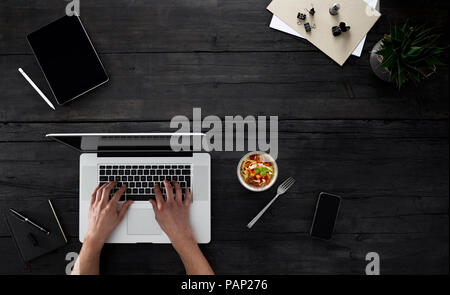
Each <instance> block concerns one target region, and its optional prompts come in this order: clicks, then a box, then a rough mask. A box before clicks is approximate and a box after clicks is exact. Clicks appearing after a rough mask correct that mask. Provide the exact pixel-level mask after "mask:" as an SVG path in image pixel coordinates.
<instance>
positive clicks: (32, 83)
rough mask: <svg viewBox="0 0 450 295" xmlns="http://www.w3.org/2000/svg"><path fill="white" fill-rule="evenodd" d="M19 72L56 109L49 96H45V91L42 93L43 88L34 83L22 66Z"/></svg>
mask: <svg viewBox="0 0 450 295" xmlns="http://www.w3.org/2000/svg"><path fill="white" fill-rule="evenodd" d="M19 72H20V73H21V74H22V76H23V77H24V78H25V80H27V81H28V83H30V84H31V86H33V88H34V90H36V92H37V93H38V94H39V95H40V96H41V97H42V99H43V100H44V101H45V102H46V103H47V104H48V105H49V106H50V107H51V108H52V109H53V110H55V107H54V106H53V104H52V103H51V102H50V100H48V98H47V97H46V96H45V94H44V93H42V91H41V89H39V87H37V86H36V84H34V82H33V80H31V79H30V77H28V75H27V74H25V72H24V71H23V70H22V68H19Z"/></svg>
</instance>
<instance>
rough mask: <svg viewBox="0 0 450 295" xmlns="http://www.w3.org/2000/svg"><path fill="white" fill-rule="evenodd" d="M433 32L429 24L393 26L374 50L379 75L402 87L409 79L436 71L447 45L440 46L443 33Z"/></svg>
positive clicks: (375, 70)
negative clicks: (441, 54)
mask: <svg viewBox="0 0 450 295" xmlns="http://www.w3.org/2000/svg"><path fill="white" fill-rule="evenodd" d="M431 31H432V29H431V28H427V27H426V26H425V25H421V26H409V25H408V23H405V24H404V25H403V26H401V27H399V26H392V27H391V29H390V32H389V34H386V35H384V38H383V39H382V40H380V41H378V43H377V44H375V46H374V48H373V50H372V52H371V56H370V66H371V67H372V70H373V72H374V73H375V75H377V76H378V77H379V78H381V79H382V80H384V81H389V82H393V83H394V84H395V85H396V86H397V87H398V88H399V89H400V88H401V87H402V85H403V84H405V83H406V82H408V81H413V82H415V83H417V82H419V81H420V80H422V79H424V78H427V77H429V76H430V75H431V74H433V73H434V72H435V71H436V65H438V64H439V63H440V62H439V59H438V55H439V54H440V53H441V52H442V51H443V48H441V47H438V46H437V41H438V39H439V37H440V35H438V34H433V33H432V32H431Z"/></svg>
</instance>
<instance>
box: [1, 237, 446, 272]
mask: <svg viewBox="0 0 450 295" xmlns="http://www.w3.org/2000/svg"><path fill="white" fill-rule="evenodd" d="M79 248H80V245H79V243H77V242H73V241H71V243H70V244H69V245H67V246H66V247H64V248H61V249H60V250H58V251H57V252H55V253H53V254H50V255H48V256H46V257H43V258H41V259H40V260H37V261H36V262H35V263H33V264H32V269H33V273H35V274H64V270H65V266H66V264H67V261H65V255H66V253H68V252H72V251H76V252H78V251H79ZM201 248H202V250H203V251H204V253H205V256H206V257H207V258H208V260H209V261H210V263H211V265H212V267H213V269H214V270H215V271H216V273H217V274H273V273H277V274H307V273H314V274H364V269H365V266H366V263H367V262H366V261H365V255H366V253H368V252H370V251H377V252H378V253H379V254H380V257H381V272H382V273H383V274H446V273H448V234H447V235H429V234H360V235H336V237H335V238H334V239H333V240H332V241H330V242H325V241H320V240H316V239H311V238H309V237H307V236H306V235H304V236H302V237H299V238H296V239H293V240H289V241H272V240H269V239H268V240H266V241H263V242H261V241H259V240H258V241H252V240H251V239H249V240H248V241H229V242H214V243H211V244H209V245H203V246H202V247H201ZM0 251H1V252H2V253H9V255H5V256H4V262H5V263H2V264H0V273H1V274H6V273H8V274H24V273H26V269H25V267H24V265H23V264H22V263H21V262H20V259H19V258H18V255H15V254H16V249H15V248H14V244H13V242H12V241H11V239H10V238H0ZM319 253H326V254H323V255H321V254H319ZM101 272H102V273H104V274H182V273H184V270H183V267H182V265H181V262H180V261H179V258H178V257H177V255H176V253H175V251H174V250H173V249H172V247H171V245H151V244H135V245H117V244H116V245H106V246H105V247H104V249H103V253H102V258H101Z"/></svg>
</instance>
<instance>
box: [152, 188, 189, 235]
mask: <svg viewBox="0 0 450 295" xmlns="http://www.w3.org/2000/svg"><path fill="white" fill-rule="evenodd" d="M172 184H173V185H174V187H175V198H174V196H173V187H172V185H171V184H170V182H169V181H168V180H164V186H165V188H166V200H164V198H163V195H162V193H161V189H160V187H159V185H158V184H156V185H155V197H156V201H155V200H153V199H150V203H151V204H152V206H153V210H154V211H155V218H156V221H157V222H158V224H159V226H160V227H161V228H162V229H163V231H164V232H165V233H166V235H167V236H168V237H169V239H170V241H171V242H172V244H175V243H178V242H185V241H189V240H193V239H194V238H193V235H192V231H191V227H190V224H189V207H190V204H191V192H190V191H189V189H186V190H185V196H186V198H185V200H184V201H183V200H182V196H181V195H182V192H181V187H180V185H179V184H178V182H175V181H173V182H172Z"/></svg>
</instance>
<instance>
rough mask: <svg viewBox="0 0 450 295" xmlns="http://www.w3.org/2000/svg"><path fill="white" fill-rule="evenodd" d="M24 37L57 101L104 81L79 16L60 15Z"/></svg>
mask: <svg viewBox="0 0 450 295" xmlns="http://www.w3.org/2000/svg"><path fill="white" fill-rule="evenodd" d="M27 38H28V41H29V43H30V45H31V47H32V49H33V51H34V54H35V55H36V58H37V60H38V62H39V64H40V66H41V68H42V71H43V72H44V75H45V76H46V78H47V81H48V83H49V84H50V88H51V89H52V91H53V94H54V95H55V98H56V100H57V101H58V103H59V104H63V103H66V102H67V101H69V100H72V99H74V98H76V97H77V96H79V95H81V94H83V93H85V92H87V91H89V90H91V89H93V88H95V87H97V86H99V85H100V84H102V83H104V82H106V81H108V76H107V74H106V72H105V69H104V68H103V66H102V63H101V62H100V59H99V58H98V56H97V53H96V52H95V49H94V47H93V45H92V43H91V41H90V40H89V37H88V35H87V33H86V32H85V30H84V28H83V25H82V23H81V20H80V19H79V17H77V16H70V17H69V16H64V17H62V18H60V19H58V20H56V21H54V22H52V23H51V24H49V25H46V26H45V27H43V28H41V29H39V30H37V31H35V32H33V33H31V34H29V35H28V36H27Z"/></svg>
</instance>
